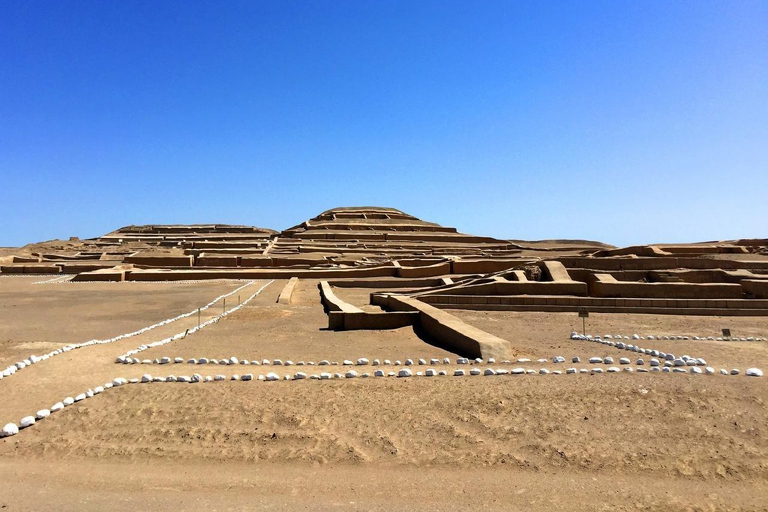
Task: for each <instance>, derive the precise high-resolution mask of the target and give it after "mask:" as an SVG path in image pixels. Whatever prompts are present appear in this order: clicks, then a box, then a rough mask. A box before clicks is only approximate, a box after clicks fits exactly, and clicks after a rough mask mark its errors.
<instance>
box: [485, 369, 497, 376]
mask: <svg viewBox="0 0 768 512" xmlns="http://www.w3.org/2000/svg"><path fill="white" fill-rule="evenodd" d="M483 375H496V372H495V371H494V370H493V368H486V369H485V371H484V372H483Z"/></svg>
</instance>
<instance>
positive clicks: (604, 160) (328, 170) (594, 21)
mask: <svg viewBox="0 0 768 512" xmlns="http://www.w3.org/2000/svg"><path fill="white" fill-rule="evenodd" d="M0 3H1V4H2V5H0V7H1V9H0V219H1V221H2V224H0V245H6V246H7V245H19V244H24V243H27V242H33V241H40V240H45V239H51V238H66V237H69V236H80V237H91V236H96V235H99V234H102V233H105V232H108V231H110V230H112V229H114V228H117V227H119V226H122V225H126V224H144V223H190V222H227V223H239V224H252V225H257V226H265V227H271V228H274V229H284V228H287V227H289V226H292V225H294V224H297V223H299V222H301V221H303V220H305V219H307V218H309V217H312V216H314V215H315V214H317V213H319V212H320V211H322V210H326V209H328V208H332V207H334V206H351V205H379V206H392V207H396V208H400V209H402V210H405V211H407V212H409V213H411V214H414V215H416V216H419V217H421V218H423V219H425V220H432V221H436V222H439V223H441V224H445V225H452V226H456V227H458V228H459V229H460V230H462V231H464V232H468V233H473V234H483V235H492V236H497V237H501V238H523V239H541V238H590V239H599V240H603V241H606V242H610V243H613V244H616V245H629V244H633V243H650V242H663V241H697V240H712V239H726V238H738V237H758V236H760V237H766V236H768V2H766V1H764V0H763V1H742V0H732V1H731V0H728V1H706V0H694V1H668V0H663V1H646V0H642V1H641V0H637V1H622V0H609V1H604V2H594V1H586V0H579V1H573V2H558V1H540V2H534V1H524V2H523V1H520V2H516V1H511V0H508V1H500V2H492V1H475V0H471V1H470V0H467V1H463V2H455V1H446V0H439V1H423V2H420V1H417V0H404V1H395V0H381V1H360V0H351V1H342V0H328V1H314V2H292V1H288V0H277V1H274V2H267V1H261V2H260V1H256V0H249V1H226V0H222V1H208V2H192V1H190V2H179V1H168V2H163V1H151V2H150V1H147V2H138V1H115V2H112V1H90V2H89V1H84V0H78V1H63V0H48V1H46V2H37V1H17V0H13V1H9V0H2V2H0Z"/></svg>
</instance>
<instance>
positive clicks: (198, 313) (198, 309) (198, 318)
mask: <svg viewBox="0 0 768 512" xmlns="http://www.w3.org/2000/svg"><path fill="white" fill-rule="evenodd" d="M197 328H198V329H199V328H200V308H197Z"/></svg>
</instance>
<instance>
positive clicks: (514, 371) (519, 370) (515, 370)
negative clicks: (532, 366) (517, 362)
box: [510, 368, 525, 375]
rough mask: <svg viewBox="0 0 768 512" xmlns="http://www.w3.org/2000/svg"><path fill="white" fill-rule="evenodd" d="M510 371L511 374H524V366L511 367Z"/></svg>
mask: <svg viewBox="0 0 768 512" xmlns="http://www.w3.org/2000/svg"><path fill="white" fill-rule="evenodd" d="M510 373H511V374H512V375H525V368H512V370H511V371H510Z"/></svg>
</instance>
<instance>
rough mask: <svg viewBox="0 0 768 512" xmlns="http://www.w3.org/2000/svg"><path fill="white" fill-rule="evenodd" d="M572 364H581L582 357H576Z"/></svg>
mask: <svg viewBox="0 0 768 512" xmlns="http://www.w3.org/2000/svg"><path fill="white" fill-rule="evenodd" d="M571 362H572V363H580V362H581V358H580V357H578V356H576V357H574V358H573V359H571Z"/></svg>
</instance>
